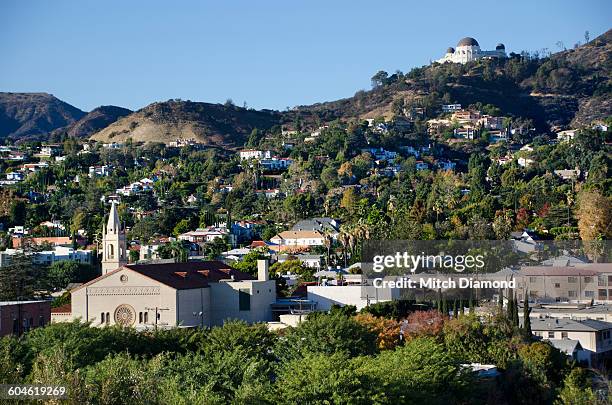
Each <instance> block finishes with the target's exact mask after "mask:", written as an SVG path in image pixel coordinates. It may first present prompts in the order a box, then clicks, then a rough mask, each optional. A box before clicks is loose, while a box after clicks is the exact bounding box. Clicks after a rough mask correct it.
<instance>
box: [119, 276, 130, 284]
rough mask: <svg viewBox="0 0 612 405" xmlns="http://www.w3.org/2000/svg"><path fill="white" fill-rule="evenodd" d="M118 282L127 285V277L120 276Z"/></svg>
mask: <svg viewBox="0 0 612 405" xmlns="http://www.w3.org/2000/svg"><path fill="white" fill-rule="evenodd" d="M119 280H121V282H122V283H127V280H128V277H127V275H125V274H122V275H121V277H119Z"/></svg>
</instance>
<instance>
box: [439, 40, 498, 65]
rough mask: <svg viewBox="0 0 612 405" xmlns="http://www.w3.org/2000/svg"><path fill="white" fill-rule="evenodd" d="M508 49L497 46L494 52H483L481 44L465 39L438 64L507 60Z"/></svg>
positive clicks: (449, 50) (447, 52) (448, 50)
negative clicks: (485, 59)
mask: <svg viewBox="0 0 612 405" xmlns="http://www.w3.org/2000/svg"><path fill="white" fill-rule="evenodd" d="M505 57H506V47H505V46H504V44H501V43H500V44H497V46H496V47H495V50H494V51H483V50H481V49H480V44H478V41H476V40H475V39H474V38H471V37H465V38H463V39H461V40H460V41H459V42H458V43H457V47H456V48H453V47H449V48H448V49H447V50H446V54H444V56H443V57H442V58H440V59H438V60H437V61H436V62H438V63H446V62H452V63H468V62H472V61H475V60H477V59H482V58H505Z"/></svg>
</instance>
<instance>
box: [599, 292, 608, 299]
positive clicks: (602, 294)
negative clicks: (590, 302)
mask: <svg viewBox="0 0 612 405" xmlns="http://www.w3.org/2000/svg"><path fill="white" fill-rule="evenodd" d="M597 299H599V300H607V299H608V294H607V291H606V290H601V289H600V290H597Z"/></svg>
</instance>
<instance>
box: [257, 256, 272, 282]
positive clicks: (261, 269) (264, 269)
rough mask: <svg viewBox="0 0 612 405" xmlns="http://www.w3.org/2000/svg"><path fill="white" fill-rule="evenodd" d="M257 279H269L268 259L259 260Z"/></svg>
mask: <svg viewBox="0 0 612 405" xmlns="http://www.w3.org/2000/svg"><path fill="white" fill-rule="evenodd" d="M257 280H259V281H268V280H269V277H268V260H267V259H263V260H257Z"/></svg>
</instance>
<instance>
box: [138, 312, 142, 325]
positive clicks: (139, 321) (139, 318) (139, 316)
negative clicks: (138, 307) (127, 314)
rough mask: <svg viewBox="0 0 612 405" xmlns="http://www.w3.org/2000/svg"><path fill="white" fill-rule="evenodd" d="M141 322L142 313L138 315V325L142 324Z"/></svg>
mask: <svg viewBox="0 0 612 405" xmlns="http://www.w3.org/2000/svg"><path fill="white" fill-rule="evenodd" d="M142 320H143V316H142V312H139V313H138V323H142Z"/></svg>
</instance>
